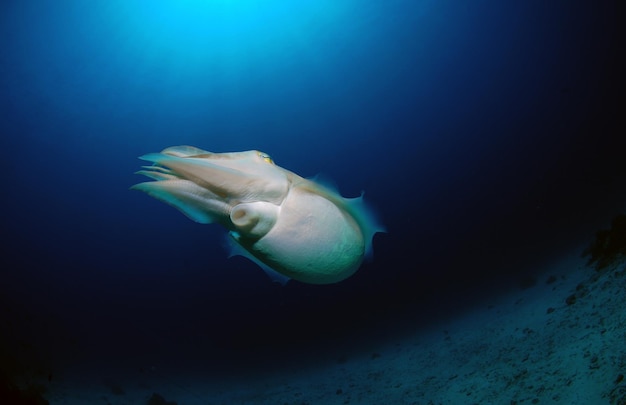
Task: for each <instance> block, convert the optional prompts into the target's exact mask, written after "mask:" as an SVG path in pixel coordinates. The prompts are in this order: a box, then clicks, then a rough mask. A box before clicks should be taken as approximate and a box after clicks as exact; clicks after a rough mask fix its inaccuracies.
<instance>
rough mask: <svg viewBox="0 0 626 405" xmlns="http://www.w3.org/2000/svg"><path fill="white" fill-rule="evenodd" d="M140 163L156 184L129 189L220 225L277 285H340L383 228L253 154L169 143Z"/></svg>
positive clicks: (356, 202) (356, 205)
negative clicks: (289, 282)
mask: <svg viewBox="0 0 626 405" xmlns="http://www.w3.org/2000/svg"><path fill="white" fill-rule="evenodd" d="M140 159H143V160H145V161H148V162H152V165H150V166H143V170H140V171H139V172H138V173H139V174H143V175H145V176H147V177H150V178H151V179H153V180H156V181H151V182H145V183H140V184H137V185H135V186H133V187H131V188H132V189H135V190H140V191H143V192H145V193H147V194H149V195H151V196H152V197H154V198H156V199H158V200H161V201H163V202H165V203H167V204H169V205H172V206H173V207H175V208H177V209H178V210H180V211H181V212H183V213H184V214H185V215H187V217H189V218H191V219H192V220H194V221H196V222H199V223H203V224H208V223H213V222H215V223H218V224H220V225H222V226H223V227H225V228H226V229H228V230H229V231H230V235H231V237H232V238H231V239H232V240H233V242H235V243H236V244H237V246H238V247H239V248H240V249H239V250H240V251H241V252H244V253H243V254H244V255H245V256H247V257H249V258H250V259H252V260H253V261H255V262H256V263H257V264H259V265H260V266H261V267H262V268H263V269H264V270H266V271H267V272H268V274H270V275H273V276H276V275H279V276H277V277H273V278H275V279H278V280H279V281H284V280H285V279H288V278H293V279H296V280H300V281H303V282H307V283H313V284H328V283H335V282H337V281H341V280H343V279H345V278H346V277H349V276H350V275H351V274H353V273H354V272H355V271H356V270H357V269H358V267H359V266H360V264H361V262H362V260H363V257H364V256H365V255H367V254H368V253H369V252H370V251H371V240H372V237H373V235H374V234H375V233H376V232H381V231H383V228H382V226H380V225H379V224H378V223H377V221H376V220H375V217H374V216H373V214H372V213H371V211H370V210H369V209H368V208H367V207H366V206H365V204H364V203H363V201H362V198H361V197H359V198H354V199H346V198H343V197H342V196H341V195H340V194H339V193H338V192H336V191H335V190H334V189H332V188H328V187H324V186H322V185H320V184H318V183H316V182H313V181H311V180H306V179H303V178H302V177H300V176H298V175H297V174H295V173H293V172H290V171H288V170H285V169H283V168H281V167H279V166H277V165H275V164H274V162H273V161H272V160H271V158H270V157H269V156H268V155H267V154H265V153H262V152H259V151H255V150H253V151H246V152H233V153H212V152H208V151H205V150H202V149H198V148H195V147H191V146H176V147H171V148H167V149H165V150H163V151H161V152H160V153H151V154H147V155H144V156H141V158H140ZM241 248H243V250H242V249H241ZM240 254H241V253H240Z"/></svg>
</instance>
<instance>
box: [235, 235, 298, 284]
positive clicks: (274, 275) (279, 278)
mask: <svg viewBox="0 0 626 405" xmlns="http://www.w3.org/2000/svg"><path fill="white" fill-rule="evenodd" d="M238 237H239V235H238V234H237V232H229V233H228V235H227V236H226V243H227V245H228V248H229V249H230V252H229V253H228V257H229V258H231V257H233V256H243V257H245V258H246V259H248V260H250V261H251V262H253V263H255V264H256V265H257V266H259V267H260V268H261V269H263V271H264V272H265V274H267V275H268V277H269V278H270V279H271V280H272V281H273V282H275V283H280V285H282V286H284V285H285V284H287V281H289V280H291V278H289V277H287V276H285V275H284V274H281V273H279V272H277V271H276V270H274V269H272V268H271V267H269V266H268V265H267V264H265V263H263V262H262V261H260V260H259V259H257V258H256V257H254V256H253V255H252V254H251V253H250V252H248V251H247V250H245V249H244V248H243V247H241V245H239V243H238V242H237V238H238Z"/></svg>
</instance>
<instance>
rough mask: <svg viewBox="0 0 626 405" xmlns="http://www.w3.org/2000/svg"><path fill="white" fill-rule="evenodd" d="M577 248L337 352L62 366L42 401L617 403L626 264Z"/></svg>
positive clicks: (622, 367)
mask: <svg viewBox="0 0 626 405" xmlns="http://www.w3.org/2000/svg"><path fill="white" fill-rule="evenodd" d="M578 252H579V251H576V252H575V253H573V254H572V255H571V256H570V257H565V258H563V260H560V261H559V262H555V263H553V264H551V265H548V266H546V267H545V270H542V271H540V272H538V273H537V278H536V279H535V280H532V281H533V282H527V283H525V285H524V286H523V288H520V289H518V290H516V291H515V292H513V293H503V294H502V295H500V296H499V297H491V298H489V299H487V300H485V301H484V302H483V303H481V304H477V305H475V306H474V307H473V308H468V310H467V311H466V312H465V314H464V315H459V316H457V317H455V318H452V319H447V320H444V321H442V322H440V323H438V324H435V325H431V326H429V327H428V328H427V329H425V328H423V327H422V326H420V325H419V324H418V322H415V324H414V325H413V327H414V330H415V332H413V333H411V334H408V335H405V336H403V337H398V338H396V339H395V340H386V341H385V342H382V341H381V342H379V343H378V344H377V343H376V342H370V343H369V344H370V346H369V347H365V348H363V347H361V348H359V349H358V350H352V351H346V352H345V353H343V354H342V353H340V352H337V351H336V350H329V353H325V354H322V355H321V359H322V360H321V361H318V362H317V363H316V364H315V365H312V364H308V363H306V362H304V363H300V364H298V363H297V362H294V363H293V364H292V365H291V366H285V367H284V368H283V369H280V368H274V370H273V371H268V372H266V373H264V372H262V370H248V371H247V372H244V371H242V372H241V373H239V374H238V375H237V376H236V377H232V378H231V377H227V376H224V377H223V378H222V379H220V378H217V379H216V378H215V376H208V375H203V374H202V372H197V373H196V374H189V373H188V372H187V373H186V374H180V373H177V372H175V370H167V369H165V370H152V371H151V370H142V372H141V373H133V372H130V373H128V371H129V370H125V371H124V370H117V371H115V370H109V371H108V372H104V371H102V370H100V371H97V372H95V374H94V375H92V376H87V375H85V374H83V375H81V376H80V377H76V378H72V377H71V376H70V375H68V376H67V377H66V378H65V379H64V381H63V382H62V383H59V384H57V385H56V386H55V388H54V389H53V391H52V392H50V395H49V399H50V403H51V404H62V405H75V404H79V403H85V402H84V401H87V400H89V401H94V402H90V403H97V400H98V399H100V400H102V399H103V398H106V401H105V402H102V403H108V404H112V405H115V404H126V403H148V400H149V398H151V396H152V395H153V394H154V393H155V392H156V393H158V394H159V395H162V396H163V398H166V399H167V400H169V401H176V402H177V403H178V404H192V405H193V404H321V403H323V404H380V403H394V404H459V403H466V404H484V403H494V404H495V403H507V404H508V403H511V404H524V403H526V404H529V403H556V404H592V403H609V404H621V403H624V400H626V381H625V380H624V374H626V348H625V347H624V344H623V342H624V335H625V333H626V313H624V311H623V303H624V302H625V301H626V265H624V264H622V265H619V266H613V267H610V268H606V269H604V270H602V271H596V270H594V269H592V268H590V267H588V266H586V265H585V263H584V260H583V259H581V258H580V257H579V256H578ZM407 321H408V322H410V320H407ZM107 373H108V374H107ZM125 373H127V374H125ZM107 375H115V376H116V380H115V381H113V382H112V381H111V379H110V378H107Z"/></svg>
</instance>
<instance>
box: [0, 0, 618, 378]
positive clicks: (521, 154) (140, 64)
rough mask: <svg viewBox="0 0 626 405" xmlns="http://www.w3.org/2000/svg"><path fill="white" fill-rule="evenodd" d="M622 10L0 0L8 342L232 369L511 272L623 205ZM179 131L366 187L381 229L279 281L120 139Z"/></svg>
mask: <svg viewBox="0 0 626 405" xmlns="http://www.w3.org/2000/svg"><path fill="white" fill-rule="evenodd" d="M619 16H620V13H619V9H618V8H617V6H615V5H614V4H613V2H584V1H565V0H564V1H551V2H545V1H534V0H532V1H506V2H505V1H492V0H479V1H472V2H464V1H454V0H447V1H432V0H412V1H408V0H389V1H384V2H379V1H356V0H342V1H331V0H322V1H313V0H310V1H309V0H302V1H297V2H291V1H285V0H272V1H263V2H262V1H253V0H241V1H226V0H213V1H209V0H207V1H199V0H186V1H178V2H174V1H157V2H154V1H122V0H110V1H93V2H86V1H79V0H75V1H74V0H65V1H52V0H49V1H48V0H40V1H35V0H25V1H5V2H2V5H0V51H1V52H0V134H1V138H0V142H1V143H0V147H1V150H2V154H3V159H2V160H1V161H0V162H1V163H0V168H1V170H2V184H3V187H2V190H3V191H2V199H1V203H0V204H1V206H0V208H2V212H3V213H4V215H3V220H2V222H3V224H2V233H3V236H4V242H3V248H2V251H3V253H2V264H1V268H2V282H1V284H0V286H1V290H0V293H1V294H2V295H1V296H0V298H1V299H2V303H3V306H4V310H3V311H4V313H3V317H5V318H6V319H7V322H6V325H9V326H7V327H4V326H3V329H4V330H5V331H10V332H9V333H8V335H7V336H6V337H5V341H6V342H3V344H4V346H5V348H8V347H12V346H11V345H13V344H14V342H15V341H19V342H27V343H28V344H29V345H31V346H32V347H34V349H33V353H36V355H34V357H35V360H34V362H41V363H42V364H45V365H46V367H48V368H50V369H52V370H59V369H62V368H63V366H65V365H67V364H71V363H72V362H75V361H78V360H76V359H91V358H98V359H106V360H107V361H110V362H113V363H116V362H124V361H126V360H127V359H129V358H137V359H151V360H150V361H155V360H154V359H155V358H156V359H160V358H167V359H168V360H171V361H178V362H179V363H182V364H183V366H184V365H185V362H186V361H189V362H190V363H196V362H202V360H203V359H205V358H208V357H210V358H211V359H214V363H211V364H216V365H215V368H216V369H217V368H219V367H224V364H228V365H229V366H230V367H232V368H234V369H236V368H237V366H238V365H240V364H247V362H250V361H253V359H254V358H256V357H255V356H261V357H262V356H271V357H272V358H274V359H280V358H281V357H283V356H287V354H288V355H289V356H297V355H299V354H300V353H305V352H307V350H309V349H308V348H310V347H311V345H315V344H316V343H318V342H323V345H324V347H331V348H332V346H333V345H334V344H339V343H338V342H339V341H341V342H344V343H345V339H352V341H354V339H357V342H358V339H359V338H355V335H356V336H359V337H363V339H370V338H372V337H376V336H378V334H379V333H380V325H381V323H382V324H384V325H386V326H385V328H388V330H389V332H388V333H390V334H391V333H393V332H392V331H393V330H394V325H400V324H402V322H403V321H402V319H404V318H403V317H405V316H410V317H413V319H415V318H422V317H425V318H428V317H433V318H436V316H437V311H433V307H435V308H438V310H441V311H452V312H453V311H454V308H455V307H460V306H463V302H464V301H463V302H455V301H454V300H450V299H446V300H445V302H439V301H438V297H440V296H447V297H450V296H459V297H461V296H462V297H465V298H464V299H467V297H471V296H474V295H484V294H489V293H491V292H493V291H495V290H500V289H501V288H504V286H508V285H509V284H510V283H513V284H514V282H515V280H518V279H521V278H523V277H526V276H527V275H528V272H529V271H531V270H532V268H533V265H534V264H536V263H539V262H542V261H545V260H548V259H549V258H552V257H555V256H558V255H559V254H561V253H562V252H563V251H564V250H568V249H571V248H572V246H574V247H576V246H578V245H579V244H581V243H583V242H585V241H586V240H588V239H590V238H591V236H592V235H593V232H594V231H595V230H596V229H597V228H598V227H600V226H605V225H606V224H607V223H608V221H609V220H610V218H612V217H613V216H614V215H615V214H617V213H619V212H620V211H623V209H624V208H625V207H626V191H625V190H626V189H625V187H624V184H626V183H625V181H626V159H624V158H623V153H624V152H623V151H624V149H620V145H622V144H623V143H624V142H623V134H624V133H625V132H624V120H623V109H622V108H621V106H620V104H619V100H621V101H622V102H623V94H624V86H623V81H622V77H623V71H624V67H625V66H624V55H623V49H624V48H623V47H624V42H623V39H622V36H621V34H623V28H622V27H621V26H620V25H619V24H618V22H620V20H619ZM185 144H188V145H194V146H197V147H200V148H203V149H207V150H211V151H214V152H227V151H242V150H249V149H258V150H261V151H264V152H266V153H268V154H270V155H271V156H272V158H273V159H274V161H275V162H276V163H277V164H278V165H280V166H282V167H285V168H287V169H289V170H292V171H294V172H296V173H298V174H300V175H302V176H304V177H312V176H315V175H316V174H319V173H321V174H323V175H324V176H325V177H328V178H330V179H332V180H333V181H334V182H335V183H336V184H337V186H338V188H339V190H340V191H341V192H342V194H343V195H344V196H346V197H355V196H358V195H360V193H361V192H362V191H364V192H365V199H366V200H367V201H368V202H369V203H370V204H371V205H372V206H373V207H374V208H375V210H376V212H377V213H378V215H379V217H380V219H381V221H382V222H383V223H384V224H385V226H386V228H387V231H388V232H387V233H385V234H378V235H376V237H375V239H374V260H373V262H370V263H366V264H365V265H364V266H363V267H362V268H361V269H360V270H359V271H358V272H357V273H356V275H354V276H353V277H351V278H350V279H348V280H346V281H344V282H341V283H339V284H336V285H329V286H312V285H305V284H301V283H298V282H290V283H288V284H287V286H285V287H280V286H278V285H276V284H273V283H271V281H270V280H269V279H268V278H267V277H266V275H265V274H264V273H263V272H262V271H261V270H260V269H258V268H257V267H256V266H255V265H254V264H252V263H250V262H249V261H247V260H246V259H244V258H241V257H236V258H231V259H228V258H227V250H226V249H225V248H224V233H225V231H224V230H223V229H221V228H220V227H219V226H218V225H206V226H205V225H199V224H196V223H193V222H192V221H190V220H188V219H187V218H185V217H184V216H183V215H181V214H180V213H179V212H178V211H176V210H174V209H172V208H171V207H168V206H166V205H165V204H162V203H160V202H158V201H156V200H154V199H151V198H149V197H147V196H146V195H144V194H142V193H138V192H134V191H129V190H128V188H129V187H130V186H131V185H133V184H135V183H137V182H139V181H143V179H141V178H140V176H137V175H134V174H133V173H134V172H135V171H137V170H139V167H140V165H141V162H140V161H139V160H138V159H137V157H138V156H140V155H143V154H145V153H149V152H158V151H160V150H162V149H164V148H165V147H168V146H173V145H185ZM529 269H530V270H529ZM433 300H434V301H433ZM432 302H436V303H437V304H436V305H433V304H432ZM407 314H409V315H407ZM9 322H11V323H9ZM403 327H404V326H403ZM294 331H297V332H294ZM355 331H356V332H355ZM7 342H8V343H7ZM344 343H342V344H344ZM6 350H9V351H10V349H5V351H6ZM190 352H193V353H194V355H193V356H189V353H190ZM294 353H296V354H295V355H294ZM31 354H32V353H31ZM31 354H29V355H28V356H31ZM17 357H18V359H19V360H24V361H25V362H26V355H24V358H23V359H22V358H21V357H20V355H17ZM192 358H193V359H192ZM28 361H30V357H29V360H28ZM137 362H138V363H140V362H141V360H138V361H137ZM204 364H206V362H204Z"/></svg>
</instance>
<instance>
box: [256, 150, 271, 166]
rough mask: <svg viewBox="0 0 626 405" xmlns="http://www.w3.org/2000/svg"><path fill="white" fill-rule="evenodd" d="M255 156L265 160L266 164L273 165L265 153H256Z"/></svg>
mask: <svg viewBox="0 0 626 405" xmlns="http://www.w3.org/2000/svg"><path fill="white" fill-rule="evenodd" d="M257 154H258V155H259V156H260V157H261V158H262V159H263V160H265V161H266V162H267V163H271V164H274V161H273V160H272V158H271V157H270V155H268V154H267V153H263V152H257Z"/></svg>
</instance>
